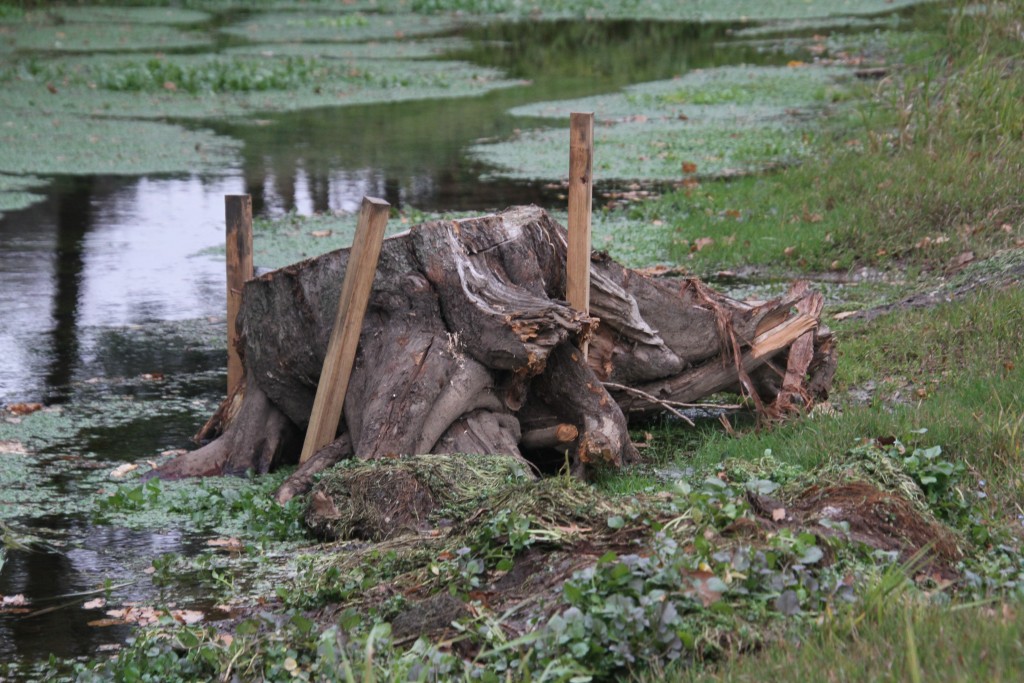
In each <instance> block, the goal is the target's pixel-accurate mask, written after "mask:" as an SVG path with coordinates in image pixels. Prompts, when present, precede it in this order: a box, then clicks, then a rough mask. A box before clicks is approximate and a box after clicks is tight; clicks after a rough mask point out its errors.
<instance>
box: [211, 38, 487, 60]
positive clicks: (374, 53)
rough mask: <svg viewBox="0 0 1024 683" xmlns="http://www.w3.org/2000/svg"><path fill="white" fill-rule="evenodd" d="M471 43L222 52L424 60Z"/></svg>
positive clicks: (259, 47)
mask: <svg viewBox="0 0 1024 683" xmlns="http://www.w3.org/2000/svg"><path fill="white" fill-rule="evenodd" d="M470 45H471V43H470V42H469V41H467V40H466V39H464V38H460V37H451V38H436V39H429V38H428V39H423V40H395V41H386V42H380V41H372V42H368V43H264V44H256V45H241V46H238V47H230V48H228V49H226V50H224V51H223V52H222V53H221V54H225V55H239V56H245V57H264V58H266V57H303V58H313V57H315V58H319V59H344V60H363V59H424V58H430V57H437V56H439V55H443V54H445V53H449V52H455V51H457V50H458V51H461V50H465V49H467V48H468V47H469V46H470Z"/></svg>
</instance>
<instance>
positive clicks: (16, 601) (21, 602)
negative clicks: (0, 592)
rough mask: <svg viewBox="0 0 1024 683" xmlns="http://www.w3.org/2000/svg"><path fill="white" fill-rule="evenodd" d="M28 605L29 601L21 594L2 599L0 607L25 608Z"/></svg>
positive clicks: (5, 596) (0, 598)
mask: <svg viewBox="0 0 1024 683" xmlns="http://www.w3.org/2000/svg"><path fill="white" fill-rule="evenodd" d="M28 604H29V602H28V600H26V599H25V596H24V595H22V594H21V593H18V594H17V595H4V596H3V597H0V605H3V606H4V607H25V606H26V605H28Z"/></svg>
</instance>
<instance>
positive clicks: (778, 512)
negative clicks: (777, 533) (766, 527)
mask: <svg viewBox="0 0 1024 683" xmlns="http://www.w3.org/2000/svg"><path fill="white" fill-rule="evenodd" d="M784 519H786V508H775V509H774V510H772V521H773V522H781V521H782V520H784Z"/></svg>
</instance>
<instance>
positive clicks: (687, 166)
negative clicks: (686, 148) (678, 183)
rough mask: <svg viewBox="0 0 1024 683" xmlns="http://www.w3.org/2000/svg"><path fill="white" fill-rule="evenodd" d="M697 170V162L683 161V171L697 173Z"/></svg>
mask: <svg viewBox="0 0 1024 683" xmlns="http://www.w3.org/2000/svg"><path fill="white" fill-rule="evenodd" d="M696 172H697V164H695V163H693V162H692V161H684V162H683V173H696Z"/></svg>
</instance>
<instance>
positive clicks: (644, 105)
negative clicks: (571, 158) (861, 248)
mask: <svg viewBox="0 0 1024 683" xmlns="http://www.w3.org/2000/svg"><path fill="white" fill-rule="evenodd" d="M844 76H845V72H843V71H842V70H839V69H828V68H818V67H807V66H803V65H795V66H791V67H723V68H717V69H706V70H700V71H694V72H691V73H688V74H686V75H685V76H683V77H682V78H679V79H673V80H669V81H657V82H653V83H644V84H640V85H634V86H629V87H628V88H626V89H625V90H624V91H623V92H621V93H617V94H613V95H600V96H596V97H588V98H583V99H579V100H569V101H563V102H545V103H539V104H532V105H527V106H523V107H518V108H516V109H513V110H512V113H513V114H514V115H518V116H524V117H544V118H561V119H567V118H568V115H569V113H570V112H572V111H593V112H595V118H596V120H597V121H598V122H599V123H601V124H604V125H598V126H597V127H596V128H595V132H594V147H595V151H594V176H595V178H596V179H597V181H598V182H600V181H601V180H610V179H643V180H661V181H683V180H684V178H690V179H693V178H695V177H698V176H701V177H707V176H733V175H742V174H746V173H750V172H752V171H756V170H762V169H764V168H766V167H768V166H770V165H778V164H785V163H792V162H793V161H795V160H798V159H800V158H801V157H803V156H804V155H806V154H807V152H808V151H809V149H810V148H809V146H808V144H807V143H808V137H807V136H808V134H809V133H810V132H811V131H812V130H813V126H812V124H811V122H812V120H813V118H814V116H815V113H816V112H817V111H819V110H820V109H821V108H822V107H823V106H824V105H825V104H827V103H829V102H832V101H834V100H838V99H841V98H842V97H843V87H842V84H841V80H842V78H843V77H844ZM564 137H565V132H564V130H563V129H562V128H558V129H545V130H539V131H538V130H534V131H527V132H524V133H523V134H521V135H520V136H519V137H518V138H516V139H513V140H509V141H505V142H499V143H496V144H481V145H477V146H475V147H474V148H473V150H472V152H473V154H474V155H476V156H477V157H478V158H479V159H481V160H482V161H485V162H487V163H489V164H491V165H493V166H495V167H497V170H496V171H494V174H495V175H500V176H503V177H512V178H553V179H559V178H564V177H565V174H566V173H567V168H566V163H565V160H564V159H563V158H562V157H563V156H564V154H562V153H561V151H560V150H561V148H562V147H563V146H564V140H563V138H564Z"/></svg>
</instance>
